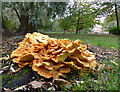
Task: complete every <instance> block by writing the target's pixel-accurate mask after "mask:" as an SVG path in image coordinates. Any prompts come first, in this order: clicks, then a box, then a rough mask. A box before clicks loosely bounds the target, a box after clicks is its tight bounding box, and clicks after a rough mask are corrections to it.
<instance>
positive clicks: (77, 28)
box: [76, 9, 80, 34]
mask: <svg viewBox="0 0 120 92" xmlns="http://www.w3.org/2000/svg"><path fill="white" fill-rule="evenodd" d="M79 22H80V9H79V12H78V20H77V24H76V26H77V27H76V34H78V33H79Z"/></svg>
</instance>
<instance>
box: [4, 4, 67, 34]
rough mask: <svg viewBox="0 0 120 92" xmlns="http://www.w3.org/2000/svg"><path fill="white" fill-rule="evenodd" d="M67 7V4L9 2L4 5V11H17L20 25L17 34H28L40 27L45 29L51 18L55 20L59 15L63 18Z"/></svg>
mask: <svg viewBox="0 0 120 92" xmlns="http://www.w3.org/2000/svg"><path fill="white" fill-rule="evenodd" d="M66 5H67V3H65V2H57V3H50V2H7V3H3V9H5V8H4V7H7V9H9V10H11V11H15V13H16V15H17V18H18V20H19V23H20V25H19V28H18V30H17V32H18V33H21V34H26V33H28V32H33V31H36V30H37V28H40V27H39V26H43V27H45V26H46V24H47V23H46V22H48V21H49V20H50V19H51V18H53V19H54V18H56V16H57V15H59V16H61V14H62V13H63V12H64V11H65V6H66ZM61 7H64V9H63V8H61ZM57 10H59V11H57ZM61 12H62V13H61Z"/></svg>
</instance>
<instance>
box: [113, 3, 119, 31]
mask: <svg viewBox="0 0 120 92" xmlns="http://www.w3.org/2000/svg"><path fill="white" fill-rule="evenodd" d="M114 5H115V15H116V22H117V29H118V30H119V19H118V9H117V4H116V2H115V3H114Z"/></svg>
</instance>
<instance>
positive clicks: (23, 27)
mask: <svg viewBox="0 0 120 92" xmlns="http://www.w3.org/2000/svg"><path fill="white" fill-rule="evenodd" d="M34 31H36V28H35V26H33V25H32V23H29V22H28V18H27V17H25V16H21V17H20V25H19V28H18V30H17V33H20V34H24V35H25V34H26V33H32V32H34Z"/></svg>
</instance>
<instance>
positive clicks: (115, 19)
mask: <svg viewBox="0 0 120 92" xmlns="http://www.w3.org/2000/svg"><path fill="white" fill-rule="evenodd" d="M101 7H103V8H102V9H101V10H100V12H101V14H102V15H104V16H106V19H105V23H104V25H105V26H106V25H107V27H109V25H110V26H111V25H113V24H116V27H117V29H118V30H119V26H120V25H119V22H120V16H119V15H120V10H119V8H120V2H103V3H101Z"/></svg>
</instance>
